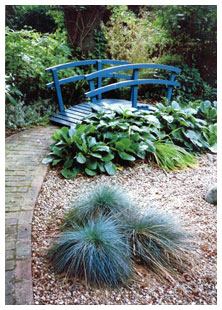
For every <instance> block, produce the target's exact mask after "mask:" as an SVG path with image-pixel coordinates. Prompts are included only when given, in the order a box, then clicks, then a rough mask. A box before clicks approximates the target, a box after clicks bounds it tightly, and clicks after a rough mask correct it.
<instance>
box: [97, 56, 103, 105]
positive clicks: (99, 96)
mask: <svg viewBox="0 0 222 310" xmlns="http://www.w3.org/2000/svg"><path fill="white" fill-rule="evenodd" d="M100 70H102V61H101V60H97V71H100ZM97 87H98V88H100V87H102V77H101V76H99V77H98V81H97ZM101 99H102V94H99V95H98V100H101Z"/></svg>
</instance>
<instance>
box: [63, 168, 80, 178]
mask: <svg viewBox="0 0 222 310" xmlns="http://www.w3.org/2000/svg"><path fill="white" fill-rule="evenodd" d="M79 172H80V170H79V169H78V168H73V169H72V170H71V169H67V168H64V169H62V170H61V174H62V175H63V176H64V178H66V179H73V178H75V177H76V175H77V174H78V173H79Z"/></svg>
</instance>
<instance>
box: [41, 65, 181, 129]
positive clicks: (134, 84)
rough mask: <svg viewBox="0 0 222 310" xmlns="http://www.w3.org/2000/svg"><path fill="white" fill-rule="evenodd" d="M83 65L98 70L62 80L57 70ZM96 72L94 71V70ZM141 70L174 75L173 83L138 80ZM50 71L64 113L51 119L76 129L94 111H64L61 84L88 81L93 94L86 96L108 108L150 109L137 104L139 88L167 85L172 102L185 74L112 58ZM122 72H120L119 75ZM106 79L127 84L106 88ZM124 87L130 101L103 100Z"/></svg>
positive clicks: (85, 106)
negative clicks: (177, 79) (179, 75)
mask: <svg viewBox="0 0 222 310" xmlns="http://www.w3.org/2000/svg"><path fill="white" fill-rule="evenodd" d="M103 65H114V66H113V67H111V68H106V69H102V68H103ZM81 66H94V68H96V69H97V71H96V72H93V73H90V74H87V75H76V76H70V77H67V78H63V79H59V78H58V74H57V71H59V70H63V69H68V68H72V67H73V68H74V67H81ZM92 69H93V68H92ZM139 69H160V70H167V71H170V72H171V76H170V80H158V79H138V77H139ZM124 70H132V71H133V72H132V75H129V74H124V73H122V72H123V71H124ZM46 71H47V72H51V73H52V76H53V82H50V83H48V84H47V87H48V88H52V87H55V89H56V94H57V99H58V104H59V110H60V113H58V114H56V115H55V116H53V117H51V118H50V119H51V120H52V121H54V122H57V123H59V124H62V125H67V126H73V125H75V123H77V122H80V121H81V119H82V118H83V117H85V116H87V115H88V114H89V113H91V112H92V109H91V106H90V105H89V103H88V102H84V103H80V104H77V105H75V106H74V107H71V108H69V109H66V110H65V109H64V103H63V98H62V92H61V87H60V86H61V85H64V84H67V83H71V82H76V81H79V80H83V79H86V80H87V81H88V82H89V88H90V91H89V92H87V93H86V96H87V97H88V98H91V102H92V103H93V104H97V105H99V106H102V107H103V108H104V109H106V108H105V107H104V106H103V104H104V103H108V104H109V105H112V104H116V103H121V104H124V105H127V106H129V107H130V106H133V107H136V108H138V109H150V108H149V107H148V106H147V105H145V106H144V105H140V104H137V93H138V85H143V84H160V85H167V86H168V91H167V98H168V100H169V101H170V100H171V95H172V89H173V86H179V85H180V83H178V82H175V74H176V73H179V72H181V70H180V69H179V68H176V67H172V66H166V65H159V64H130V63H129V62H126V61H120V60H110V59H94V60H83V61H77V62H72V63H67V64H61V65H58V66H54V67H50V68H47V69H46ZM119 72H120V73H119ZM103 78H116V79H124V81H121V82H118V83H113V84H111V85H106V86H102V80H103ZM94 79H97V88H96V87H95V80H94ZM121 87H131V97H130V101H127V100H119V99H102V94H103V93H105V92H108V91H110V90H114V89H118V88H121Z"/></svg>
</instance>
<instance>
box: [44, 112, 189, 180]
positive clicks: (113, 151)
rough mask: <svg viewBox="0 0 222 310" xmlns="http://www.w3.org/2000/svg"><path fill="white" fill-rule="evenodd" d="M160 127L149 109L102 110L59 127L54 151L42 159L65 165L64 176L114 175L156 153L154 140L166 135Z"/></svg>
mask: <svg viewBox="0 0 222 310" xmlns="http://www.w3.org/2000/svg"><path fill="white" fill-rule="evenodd" d="M158 127H160V123H159V121H158V119H157V118H156V117H155V116H154V115H150V114H149V113H146V112H136V113H133V112H132V111H131V110H130V109H124V108H123V107H122V108H121V107H115V108H114V109H113V110H111V111H108V112H105V111H103V110H101V109H99V111H98V112H97V113H92V114H91V115H90V116H88V118H87V119H86V120H84V121H83V123H82V124H78V125H77V126H76V128H75V129H73V128H71V129H68V128H66V127H63V128H62V129H61V130H56V131H55V134H54V136H53V137H52V139H53V140H54V141H55V142H54V143H53V144H52V145H51V146H50V149H51V152H50V153H49V154H48V156H47V158H46V159H45V160H44V161H43V162H44V163H51V164H52V165H53V166H54V165H57V164H60V165H62V166H63V169H62V170H61V173H62V175H63V176H64V177H65V178H73V177H75V176H76V175H77V174H78V173H81V172H83V171H84V172H85V173H86V174H87V175H89V176H94V175H96V174H97V173H108V174H109V175H113V174H115V173H116V165H127V164H128V165H129V164H131V163H132V162H134V161H135V160H136V159H145V158H147V156H148V155H150V154H154V153H155V151H156V148H155V145H154V141H156V140H159V139H161V138H162V137H163V133H161V132H160V131H159V130H158ZM181 156H183V155H182V152H181ZM174 162H175V161H174ZM177 164H178V163H177Z"/></svg>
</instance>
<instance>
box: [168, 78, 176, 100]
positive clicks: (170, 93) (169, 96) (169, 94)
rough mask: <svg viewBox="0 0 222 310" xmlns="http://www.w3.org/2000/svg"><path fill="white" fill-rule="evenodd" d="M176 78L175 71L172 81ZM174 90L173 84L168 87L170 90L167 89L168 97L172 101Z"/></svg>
mask: <svg viewBox="0 0 222 310" xmlns="http://www.w3.org/2000/svg"><path fill="white" fill-rule="evenodd" d="M174 79H175V73H171V76H170V81H171V82H174ZM172 91H173V86H171V85H170V86H169V87H168V90H167V99H168V101H171V96H172Z"/></svg>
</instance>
